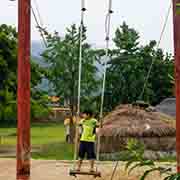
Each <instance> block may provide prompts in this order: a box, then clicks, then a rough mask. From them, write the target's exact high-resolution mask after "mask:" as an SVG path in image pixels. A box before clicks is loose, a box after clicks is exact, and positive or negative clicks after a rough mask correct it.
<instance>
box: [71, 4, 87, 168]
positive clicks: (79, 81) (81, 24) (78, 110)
mask: <svg viewBox="0 0 180 180" xmlns="http://www.w3.org/2000/svg"><path fill="white" fill-rule="evenodd" d="M85 11H86V8H85V0H81V22H80V32H79V35H80V40H79V75H78V102H77V115H76V125H75V147H74V164H73V169H75V167H76V160H77V153H78V137H79V127H78V121H79V115H80V106H81V74H82V41H83V27H84V13H85Z"/></svg>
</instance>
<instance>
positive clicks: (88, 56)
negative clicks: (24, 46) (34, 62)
mask: <svg viewBox="0 0 180 180" xmlns="http://www.w3.org/2000/svg"><path fill="white" fill-rule="evenodd" d="M44 34H45V35H46V38H47V41H48V48H47V50H45V52H44V53H43V54H42V56H43V57H44V59H45V60H46V61H47V62H48V63H49V65H50V66H49V69H48V70H49V80H50V82H51V83H52V84H53V87H54V91H55V92H56V95H58V96H60V99H61V101H62V100H63V102H64V101H66V102H69V105H70V108H71V110H72V112H73V114H74V113H75V112H76V110H77V107H76V105H77V94H78V92H77V90H78V64H79V41H80V38H79V31H78V29H77V27H76V25H72V26H71V27H70V28H67V30H66V35H65V37H64V38H61V37H60V36H59V35H58V33H57V32H55V33H54V34H49V33H48V32H46V31H44ZM82 43H83V44H82V54H83V58H82V81H81V102H82V107H83V104H84V103H85V102H88V103H91V102H92V98H91V97H93V96H94V95H95V92H96V91H97V88H98V78H97V76H96V72H97V68H96V66H95V60H96V56H95V52H94V51H93V49H92V48H91V46H90V45H89V44H88V43H86V29H85V27H84V29H83V42H82ZM92 103H93V102H92ZM84 105H85V104H84Z"/></svg>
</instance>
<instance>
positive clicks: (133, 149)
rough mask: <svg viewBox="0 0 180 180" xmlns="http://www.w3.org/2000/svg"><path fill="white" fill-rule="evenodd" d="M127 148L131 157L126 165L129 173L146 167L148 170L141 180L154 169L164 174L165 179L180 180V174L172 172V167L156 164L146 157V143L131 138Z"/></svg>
mask: <svg viewBox="0 0 180 180" xmlns="http://www.w3.org/2000/svg"><path fill="white" fill-rule="evenodd" d="M126 149H127V151H128V153H129V156H130V157H131V159H130V160H129V161H128V162H127V163H126V165H125V170H126V171H127V172H128V175H130V173H131V172H132V171H133V170H135V169H136V168H142V167H146V168H147V170H146V171H145V172H144V173H143V175H142V176H141V177H140V180H145V179H146V178H147V176H148V175H149V174H150V173H152V172H154V171H158V172H159V173H160V176H162V175H164V177H165V178H164V180H180V174H179V173H172V169H171V168H164V167H161V166H156V164H155V163H154V161H152V160H149V159H145V158H144V156H143V155H144V151H145V148H144V145H143V144H142V143H140V142H138V141H137V140H134V139H130V140H129V141H128V143H127V146H126Z"/></svg>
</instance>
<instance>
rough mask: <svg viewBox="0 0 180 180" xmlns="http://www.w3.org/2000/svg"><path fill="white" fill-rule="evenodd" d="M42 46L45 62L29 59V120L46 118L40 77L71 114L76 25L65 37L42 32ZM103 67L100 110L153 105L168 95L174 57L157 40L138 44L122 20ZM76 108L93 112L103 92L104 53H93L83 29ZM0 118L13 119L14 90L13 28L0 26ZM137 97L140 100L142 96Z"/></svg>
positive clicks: (74, 99)
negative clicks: (140, 102)
mask: <svg viewBox="0 0 180 180" xmlns="http://www.w3.org/2000/svg"><path fill="white" fill-rule="evenodd" d="M43 33H44V35H45V37H46V40H47V45H48V46H47V48H46V49H45V50H44V52H43V53H42V55H41V56H42V58H43V60H44V61H45V62H46V63H47V64H48V66H47V67H46V68H43V67H40V66H39V65H38V64H37V63H35V61H33V60H32V61H31V94H32V96H31V114H32V118H36V117H40V116H44V115H47V114H48V106H47V104H48V98H47V97H48V93H49V92H44V91H43V90H41V89H39V88H38V84H40V83H41V81H42V79H43V78H46V79H48V80H49V82H50V83H51V86H52V88H53V91H54V93H55V95H56V96H59V97H61V98H60V104H63V103H64V102H65V101H66V102H68V105H69V106H70V108H71V110H72V113H75V112H76V108H77V107H76V105H77V89H78V63H79V41H80V37H79V27H77V26H76V25H75V24H74V25H72V26H70V27H69V28H67V29H66V32H65V36H64V37H61V36H59V34H58V33H57V32H54V33H49V32H47V31H46V30H44V32H43ZM112 40H113V43H114V47H113V48H110V49H109V59H108V62H107V63H108V66H107V78H106V90H105V107H104V109H105V111H106V112H109V111H111V110H112V109H113V108H114V107H115V106H117V105H119V104H121V103H133V102H134V101H136V100H143V101H146V102H149V103H150V104H152V105H156V104H158V103H159V102H160V101H162V100H163V99H164V98H167V97H171V96H173V86H174V85H173V83H172V78H171V77H173V74H174V59H173V56H172V55H171V54H170V53H167V52H164V51H163V50H162V49H160V48H159V49H157V48H156V45H157V42H156V41H154V40H152V41H150V42H149V43H148V44H145V45H142V44H141V43H140V34H139V33H138V32H137V31H136V30H135V29H134V28H131V27H129V26H128V25H127V24H126V23H125V22H124V23H123V24H122V25H120V26H119V27H118V28H117V29H116V31H115V34H114V38H113V39H112ZM82 55H83V58H82V82H81V105H82V106H81V110H83V109H86V108H87V107H91V108H92V109H93V110H94V112H96V113H98V112H99V108H100V95H101V88H102V69H103V67H104V61H105V58H104V56H105V49H97V48H94V47H92V46H91V45H90V44H89V43H88V42H87V36H86V27H84V29H83V45H82ZM152 61H153V66H152V71H151V73H150V76H149V79H148V81H147V84H146V86H145V89H144V93H143V94H142V90H143V87H144V83H145V78H146V76H147V74H148V71H149V68H150V66H151V63H152ZM0 82H1V83H0V120H1V121H6V120H15V119H16V91H17V32H16V30H15V28H14V27H11V26H7V25H4V24H3V25H1V26H0ZM141 95H142V96H141Z"/></svg>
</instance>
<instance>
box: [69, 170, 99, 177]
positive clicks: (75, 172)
mask: <svg viewBox="0 0 180 180" xmlns="http://www.w3.org/2000/svg"><path fill="white" fill-rule="evenodd" d="M69 175H70V176H75V177H76V176H77V175H89V176H94V177H95V178H96V177H101V173H100V172H98V171H93V172H90V171H77V170H70V172H69Z"/></svg>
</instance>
